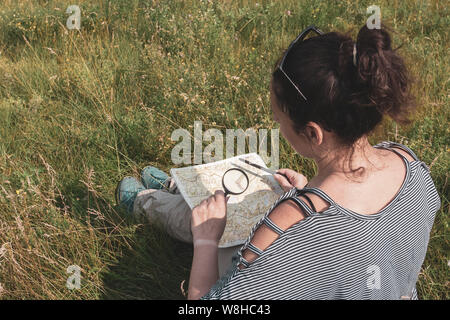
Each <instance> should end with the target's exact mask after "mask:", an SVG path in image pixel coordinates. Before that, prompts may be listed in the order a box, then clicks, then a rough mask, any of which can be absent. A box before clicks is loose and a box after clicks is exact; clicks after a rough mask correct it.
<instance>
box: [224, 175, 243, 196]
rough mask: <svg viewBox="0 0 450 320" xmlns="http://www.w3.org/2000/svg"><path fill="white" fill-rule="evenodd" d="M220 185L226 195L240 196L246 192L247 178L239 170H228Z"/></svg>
mask: <svg viewBox="0 0 450 320" xmlns="http://www.w3.org/2000/svg"><path fill="white" fill-rule="evenodd" d="M222 183H223V187H224V189H225V191H226V192H227V193H231V194H241V193H243V192H244V191H245V190H247V187H248V177H247V175H246V174H245V172H243V171H241V170H238V169H230V170H228V171H227V172H225V174H224V175H223V179H222Z"/></svg>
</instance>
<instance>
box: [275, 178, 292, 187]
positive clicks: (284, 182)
mask: <svg viewBox="0 0 450 320" xmlns="http://www.w3.org/2000/svg"><path fill="white" fill-rule="evenodd" d="M275 176H276V175H275ZM276 179H277V181H278V183H279V184H280V186H281V188H282V189H283V190H284V191H288V190H290V189H291V188H292V187H293V186H292V185H291V184H290V183H289V182H288V181H287V179H286V178H285V177H283V176H278V177H276Z"/></svg>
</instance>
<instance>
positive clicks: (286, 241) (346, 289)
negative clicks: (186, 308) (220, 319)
mask: <svg viewBox="0 0 450 320" xmlns="http://www.w3.org/2000/svg"><path fill="white" fill-rule="evenodd" d="M374 147H376V148H384V149H387V150H391V151H393V152H395V153H396V154H398V155H399V156H400V157H401V158H402V159H403V160H404V162H405V165H406V177H405V179H404V181H403V184H402V186H401V188H400V189H399V191H398V192H397V194H396V196H395V197H394V199H393V200H392V201H390V202H389V203H388V205H387V206H385V207H384V208H383V209H382V210H380V211H379V212H378V213H376V214H371V215H363V214H359V213H356V212H353V211H351V210H348V209H346V208H343V207H341V206H339V205H338V204H337V203H335V202H334V201H333V199H331V198H330V197H329V196H328V195H327V194H326V193H325V192H323V191H322V190H320V189H318V188H310V187H305V188H303V189H298V188H295V187H294V188H292V189H291V190H289V191H288V192H286V193H284V194H283V195H282V196H281V197H280V198H279V199H278V200H277V201H276V202H275V203H274V204H273V205H272V207H271V208H270V209H269V210H268V211H267V212H266V213H265V214H264V216H263V217H262V219H261V220H260V221H259V222H258V223H257V224H256V225H255V226H254V227H253V228H252V230H251V233H250V235H249V237H248V239H247V241H246V242H245V243H244V245H243V246H242V247H241V248H240V249H239V250H238V251H237V253H236V254H235V255H234V256H233V258H232V263H231V266H230V268H229V269H228V271H227V273H226V274H225V275H224V276H223V277H222V278H220V279H219V280H218V281H217V282H216V284H215V285H214V286H213V287H212V288H211V289H210V291H209V292H208V293H206V294H205V295H204V296H203V297H202V298H201V299H327V300H328V299H417V293H416V288H415V284H416V281H417V278H418V275H419V272H420V269H421V266H422V263H423V261H424V259H425V254H426V251H427V246H428V241H429V237H430V231H431V228H432V226H433V222H434V217H435V213H436V212H437V211H438V210H439V208H440V206H441V200H440V198H439V195H438V193H437V191H436V188H435V186H434V183H433V181H432V179H431V176H430V170H429V168H428V167H427V165H426V164H425V163H424V162H423V161H420V160H419V159H418V158H417V156H416V155H415V154H414V152H412V151H411V150H410V149H409V148H408V147H406V146H404V145H402V144H399V143H394V142H391V141H384V142H381V143H379V144H377V145H375V146H374ZM393 147H395V148H400V149H403V150H405V151H407V152H408V153H409V154H411V156H412V157H413V158H414V161H411V162H409V161H408V160H407V158H406V157H404V156H403V155H402V154H401V153H400V152H398V151H397V150H396V149H394V148H393ZM307 192H311V193H314V194H316V195H317V196H319V197H321V198H323V199H324V200H325V201H327V202H329V203H330V206H329V208H328V209H326V210H325V211H322V212H320V213H319V212H314V211H313V210H312V209H311V208H310V207H309V206H308V205H306V204H305V202H303V201H302V200H301V199H299V198H297V197H298V196H300V195H303V194H305V193H307ZM288 199H291V200H294V201H295V202H296V203H297V204H298V205H299V206H300V207H301V208H303V211H304V213H305V214H306V217H305V218H304V219H303V220H300V221H299V222H297V223H296V224H294V225H292V226H291V227H289V228H288V229H286V230H282V229H281V228H279V227H278V226H277V225H275V224H274V223H273V221H271V220H270V218H269V214H270V212H272V210H273V209H274V208H275V207H276V206H277V205H278V204H280V203H281V202H282V201H285V200H288ZM262 224H265V225H267V226H268V227H270V228H271V229H272V230H273V231H275V232H277V233H278V234H279V237H278V238H277V239H276V240H275V241H274V242H273V243H272V244H271V245H270V246H269V247H268V248H266V249H265V250H264V251H263V250H260V249H259V248H256V247H255V246H254V245H253V244H251V243H250V241H251V239H252V237H253V234H254V232H255V231H256V229H257V228H258V227H259V226H260V225H262ZM247 248H248V249H249V250H251V251H253V252H255V253H256V254H257V255H258V256H257V258H256V259H255V260H253V261H251V262H248V261H247V260H245V258H244V257H243V255H242V252H243V251H244V250H245V249H247ZM239 264H242V265H244V266H245V268H243V269H240V268H239V267H238V265H239Z"/></svg>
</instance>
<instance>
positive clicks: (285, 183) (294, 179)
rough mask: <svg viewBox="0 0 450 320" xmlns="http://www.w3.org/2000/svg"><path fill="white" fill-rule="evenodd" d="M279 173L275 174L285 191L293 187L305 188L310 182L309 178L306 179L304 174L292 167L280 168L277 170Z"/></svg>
mask: <svg viewBox="0 0 450 320" xmlns="http://www.w3.org/2000/svg"><path fill="white" fill-rule="evenodd" d="M277 173H278V174H275V175H274V178H275V180H277V181H278V183H279V184H280V186H281V188H283V190H284V191H285V192H286V191H289V190H290V189H292V188H293V187H296V188H299V189H303V188H304V187H305V186H306V184H307V183H308V179H306V177H305V176H304V175H302V174H301V173H298V172H296V171H294V170H291V169H279V170H277ZM280 173H281V174H284V175H285V176H283V175H281V174H280ZM286 177H287V179H286Z"/></svg>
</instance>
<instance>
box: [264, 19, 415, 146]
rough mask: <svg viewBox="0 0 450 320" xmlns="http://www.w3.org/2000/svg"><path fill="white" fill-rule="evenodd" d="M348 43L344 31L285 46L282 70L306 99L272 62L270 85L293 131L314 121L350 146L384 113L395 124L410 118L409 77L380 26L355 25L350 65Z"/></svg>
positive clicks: (350, 44) (351, 43)
mask: <svg viewBox="0 0 450 320" xmlns="http://www.w3.org/2000/svg"><path fill="white" fill-rule="evenodd" d="M354 44H355V42H354V41H353V40H352V38H351V37H350V36H348V35H346V34H341V33H338V32H329V33H326V34H323V35H321V36H314V37H311V38H309V39H306V40H305V41H303V42H301V43H298V44H296V45H295V46H294V47H293V48H292V49H291V51H290V52H289V54H288V56H287V58H286V60H285V64H284V66H283V68H284V70H285V71H286V73H287V74H288V75H289V77H290V78H291V79H292V81H293V82H294V83H295V84H296V85H297V86H298V87H299V88H300V90H301V91H302V93H303V94H304V95H305V96H306V98H307V101H305V100H304V99H303V98H302V97H301V95H300V94H299V93H298V91H297V90H296V89H295V88H294V86H293V85H292V84H291V83H290V82H289V80H288V79H287V78H286V77H285V75H284V74H283V73H282V72H281V71H280V70H279V69H278V64H279V63H280V60H281V58H280V59H279V60H278V61H277V63H276V66H275V70H274V72H273V73H272V88H273V91H274V94H275V98H276V101H277V102H278V105H279V106H280V107H281V109H282V110H283V111H284V112H287V113H288V115H289V116H290V118H291V120H292V121H293V123H294V129H295V130H296V132H297V133H299V132H301V131H302V129H303V128H304V127H305V125H306V123H307V122H308V121H314V122H316V123H318V124H320V125H321V126H322V127H323V128H324V129H325V130H328V131H332V132H334V133H335V134H336V136H337V137H338V138H339V139H340V141H341V143H342V144H344V145H347V146H352V145H353V143H354V142H355V141H357V140H358V139H359V138H360V137H362V136H363V135H365V134H368V133H369V132H371V131H372V130H373V129H375V127H376V126H377V125H378V124H379V123H380V122H381V120H382V119H383V115H384V114H387V115H389V116H390V117H391V118H392V119H394V120H395V121H396V122H398V123H400V124H406V123H409V122H410V120H409V119H408V116H409V115H410V113H411V111H412V110H413V108H414V99H413V96H412V95H411V93H410V80H409V76H408V73H407V70H406V67H405V65H404V62H403V59H402V58H401V57H400V56H399V55H398V54H397V52H396V50H393V49H392V47H391V37H390V35H389V33H388V31H387V30H386V28H385V27H384V26H383V28H382V29H372V30H370V29H368V28H367V27H366V26H364V27H362V28H361V30H360V31H359V33H358V36H357V41H356V66H355V65H354V64H353V46H354Z"/></svg>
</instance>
